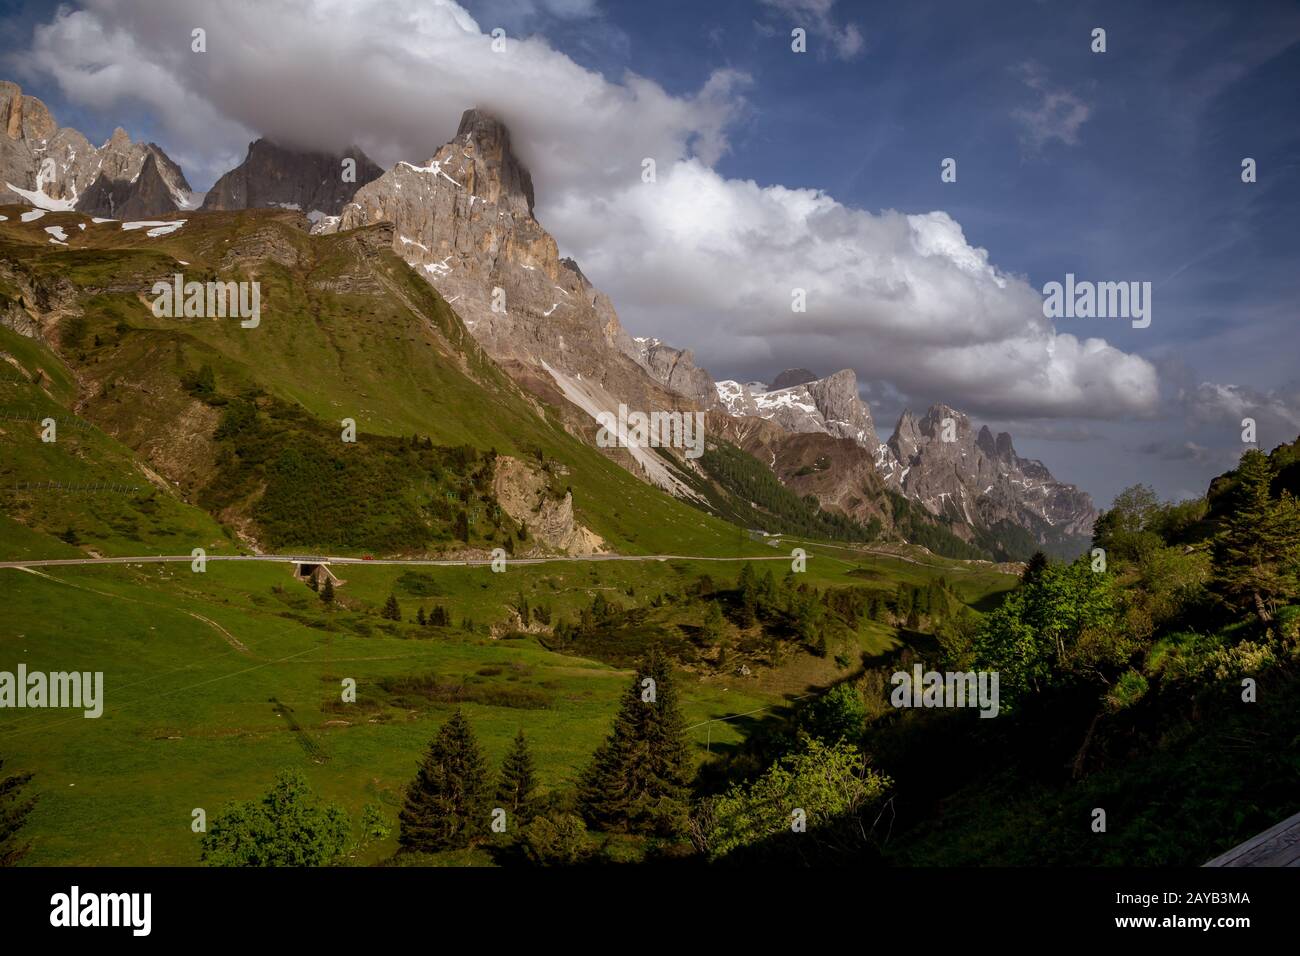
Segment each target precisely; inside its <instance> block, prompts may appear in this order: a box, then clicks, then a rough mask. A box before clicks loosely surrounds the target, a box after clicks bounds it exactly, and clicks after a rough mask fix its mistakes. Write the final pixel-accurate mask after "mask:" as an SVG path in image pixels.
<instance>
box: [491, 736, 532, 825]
mask: <svg viewBox="0 0 1300 956" xmlns="http://www.w3.org/2000/svg"><path fill="white" fill-rule="evenodd" d="M535 787H536V779H535V778H534V776H533V755H532V752H531V751H529V749H528V741H527V739H525V737H524V732H523V731H522V730H520V731H519V733H518V734H516V735H515V742H514V743H513V744H512V745H511V746H510V750H509V751H507V753H506V757H505V760H504V761H502V763H501V780H500V782H499V783H498V784H497V806H499V807H501V808H503V809H504V810H505V811H506V819H507V820H508V821H515V822H516V824H522V823H526V822H527V821H528V820H529V819H530V818H531V817H532V813H531V807H532V802H533V790H534V788H535Z"/></svg>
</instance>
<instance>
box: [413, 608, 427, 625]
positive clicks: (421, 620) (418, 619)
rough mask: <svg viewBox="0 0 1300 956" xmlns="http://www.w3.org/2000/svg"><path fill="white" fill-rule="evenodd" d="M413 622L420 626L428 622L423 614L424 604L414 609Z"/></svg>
mask: <svg viewBox="0 0 1300 956" xmlns="http://www.w3.org/2000/svg"><path fill="white" fill-rule="evenodd" d="M415 623H416V624H418V625H420V627H424V625H426V624H428V623H429V621H428V619H427V618H426V617H425V616H424V605H420V607H418V608H417V609H416V611H415Z"/></svg>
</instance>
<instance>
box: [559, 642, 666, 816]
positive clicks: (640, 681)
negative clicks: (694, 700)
mask: <svg viewBox="0 0 1300 956" xmlns="http://www.w3.org/2000/svg"><path fill="white" fill-rule="evenodd" d="M647 678H648V679H649V680H650V681H653V683H652V684H651V683H646V680H647ZM690 778H691V772H690V748H689V747H688V745H687V743H686V732H685V721H684V720H683V719H682V713H681V707H680V704H679V701H678V697H677V687H676V682H675V681H674V679H673V675H672V669H671V667H670V665H669V664H668V662H667V661H666V660H665V659H664V658H663V657H661V656H659V655H658V654H654V653H652V654H651V656H650V658H649V660H648V661H647V662H646V664H645V665H644V666H642V667H641V668H639V669H638V673H637V675H636V677H634V678H633V680H632V683H631V685H630V686H629V687H628V689H627V691H626V693H624V695H623V701H622V704H621V705H620V707H619V712H618V715H617V716H616V717H615V718H614V729H613V732H612V733H611V734H610V735H609V737H608V738H607V739H606V740H605V743H603V744H602V745H601V746H600V747H599V748H598V749H597V750H596V753H595V754H594V756H593V757H592V762H591V764H590V765H589V766H588V767H587V769H586V770H585V771H584V773H583V775H582V779H581V780H580V782H579V786H578V803H579V808H580V810H581V812H582V814H583V816H584V817H585V818H586V820H587V822H588V823H590V824H591V825H593V826H597V827H600V828H602V829H607V830H618V831H626V832H630V833H647V834H657V835H660V836H676V835H680V834H681V833H682V832H683V831H684V830H685V827H686V824H687V817H688V814H689V808H690V804H689V789H688V788H689V784H690Z"/></svg>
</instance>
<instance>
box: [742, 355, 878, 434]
mask: <svg viewBox="0 0 1300 956" xmlns="http://www.w3.org/2000/svg"><path fill="white" fill-rule="evenodd" d="M782 375H784V376H787V378H786V379H785V380H787V381H788V380H789V379H790V377H802V376H798V375H797V373H792V372H783V373H782ZM781 380H782V379H781V378H780V377H778V382H779V381H781ZM774 384H775V383H774ZM717 393H718V400H719V402H720V404H721V406H722V407H723V408H725V409H726V411H727V412H728V414H731V415H738V416H748V417H753V418H765V419H767V420H768V421H772V422H775V423H776V424H778V425H780V426H781V427H782V428H783V429H785V430H786V431H789V432H795V433H810V432H820V433H822V434H826V435H831V436H832V437H835V438H848V439H851V440H852V441H854V442H856V443H857V444H859V445H861V446H862V447H863V448H865V449H867V451H868V452H871V453H872V454H874V453H875V451H876V448H877V447H878V446H879V444H880V440H879V439H878V438H877V437H876V427H875V424H874V422H873V421H872V419H871V409H870V408H869V407H868V406H867V404H866V402H864V401H862V399H861V398H859V397H858V379H857V376H856V375H855V374H854V373H853V370H852V369H843V370H842V371H839V372H836V373H835V374H834V375H828V376H827V377H826V378H822V379H817V378H814V379H812V380H811V381H805V382H802V383H800V384H797V385H791V386H788V387H785V388H772V389H769V388H768V387H767V386H765V385H763V384H762V383H759V382H750V383H748V384H741V383H740V382H734V381H722V382H718V383H717Z"/></svg>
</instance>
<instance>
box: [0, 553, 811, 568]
mask: <svg viewBox="0 0 1300 956" xmlns="http://www.w3.org/2000/svg"><path fill="white" fill-rule="evenodd" d="M809 557H810V558H811V555H810V556H809ZM193 560H194V557H193V555H189V554H149V555H139V556H131V557H120V556H119V557H111V558H32V559H30V560H23V561H0V568H58V567H65V566H76V565H96V564H172V563H178V562H179V563H188V562H191V561H193ZM204 560H206V561H269V562H272V563H275V564H363V565H365V564H413V565H433V566H437V567H487V566H490V565H491V564H492V559H491V558H339V557H333V556H330V555H307V554H209V555H206V556H205V558H204ZM789 560H790V555H788V554H774V555H740V556H737V557H734V558H719V557H699V556H696V555H690V554H581V555H568V556H557V557H546V558H507V559H506V564H507V565H511V564H548V563H551V562H555V561H789Z"/></svg>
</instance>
